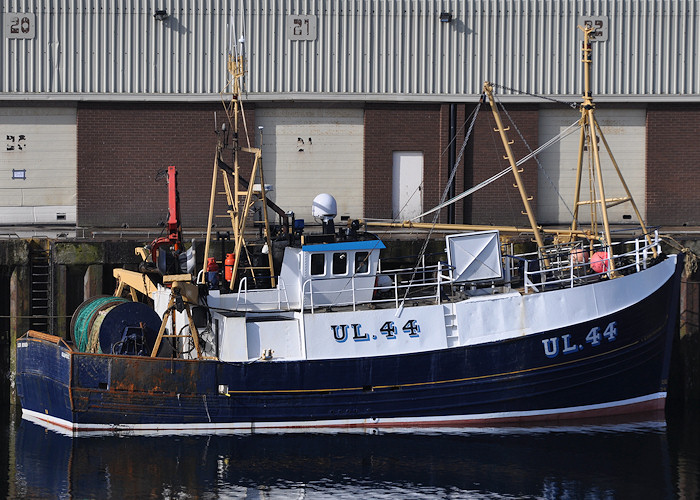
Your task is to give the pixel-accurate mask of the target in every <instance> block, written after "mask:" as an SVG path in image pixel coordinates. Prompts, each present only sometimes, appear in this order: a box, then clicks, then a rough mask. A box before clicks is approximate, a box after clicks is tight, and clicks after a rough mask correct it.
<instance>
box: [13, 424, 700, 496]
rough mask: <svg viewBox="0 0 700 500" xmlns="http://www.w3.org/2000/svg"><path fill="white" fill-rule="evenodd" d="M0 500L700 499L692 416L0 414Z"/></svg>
mask: <svg viewBox="0 0 700 500" xmlns="http://www.w3.org/2000/svg"><path fill="white" fill-rule="evenodd" d="M2 424H3V427H2V429H3V432H2V436H1V437H0V448H6V449H8V450H9V453H7V454H3V456H2V457H0V460H2V461H1V462H0V466H2V467H3V468H4V470H7V471H8V475H7V480H6V481H0V496H7V497H8V498H119V499H121V498H202V499H210V498H248V499H287V498H294V499H319V498H336V499H345V498H347V499H356V498H362V499H367V498H378V499H389V498H391V499H394V498H402V499H403V498H407V499H414V498H415V499H422V498H450V499H461V498H470V499H471V498H476V499H503V498H506V499H511V498H547V499H550V498H551V499H560V498H564V499H569V498H570V499H599V498H600V499H617V498H634V499H646V498H650V499H657V498H659V499H665V498H698V497H700V419H699V418H698V415H697V414H688V415H679V416H676V417H673V418H669V421H668V422H665V421H664V420H663V418H662V417H661V416H659V415H652V416H648V417H645V418H644V419H640V420H627V419H626V420H617V421H610V420H608V421H601V422H596V423H595V424H586V425H576V426H549V427H536V426H533V427H520V428H514V427H501V428H483V429H459V430H443V431H440V432H435V431H431V430H416V431H414V432H411V433H387V432H383V431H379V432H367V433H329V434H323V433H316V434H229V435H214V436H209V435H194V436H176V435H170V436H158V437H154V436H150V437H148V436H133V435H132V436H116V435H102V436H93V437H80V438H71V437H67V436H65V435H62V434H59V433H56V432H54V431H51V430H46V429H44V428H43V427H40V426H38V425H36V424H33V423H31V422H27V421H24V420H20V421H16V422H14V423H13V422H10V421H9V419H8V417H4V420H3V422H2ZM3 445H4V446H3Z"/></svg>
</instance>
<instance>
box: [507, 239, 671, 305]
mask: <svg viewBox="0 0 700 500" xmlns="http://www.w3.org/2000/svg"><path fill="white" fill-rule="evenodd" d="M651 236H652V238H651V243H649V242H648V241H647V240H646V238H636V239H634V240H628V241H623V242H615V243H613V244H612V245H610V246H608V245H594V246H593V247H592V248H591V249H587V248H584V247H583V246H582V245H581V243H580V242H576V243H574V244H570V245H567V244H560V245H553V246H550V247H545V248H544V249H543V250H542V251H539V252H533V253H530V254H522V255H506V256H505V257H506V259H509V260H510V261H511V263H516V264H515V266H513V265H512V264H510V265H511V267H522V272H521V273H520V274H521V276H522V279H523V286H524V289H525V292H526V293H529V292H540V291H543V290H550V289H552V288H569V287H574V286H577V285H581V284H585V283H590V282H591V281H593V280H596V279H601V278H613V277H616V276H619V275H623V274H630V273H633V272H639V271H641V270H642V269H646V267H647V265H648V262H649V258H650V256H652V255H653V254H654V251H656V253H657V254H659V253H661V242H660V239H659V234H658V231H654V233H653V234H652V235H651ZM589 252H590V256H589ZM545 259H546V260H547V261H548V263H549V266H545Z"/></svg>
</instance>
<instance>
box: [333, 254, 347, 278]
mask: <svg viewBox="0 0 700 500" xmlns="http://www.w3.org/2000/svg"><path fill="white" fill-rule="evenodd" d="M332 269H333V274H348V254H346V253H345V252H336V253H334V254H333V268H332Z"/></svg>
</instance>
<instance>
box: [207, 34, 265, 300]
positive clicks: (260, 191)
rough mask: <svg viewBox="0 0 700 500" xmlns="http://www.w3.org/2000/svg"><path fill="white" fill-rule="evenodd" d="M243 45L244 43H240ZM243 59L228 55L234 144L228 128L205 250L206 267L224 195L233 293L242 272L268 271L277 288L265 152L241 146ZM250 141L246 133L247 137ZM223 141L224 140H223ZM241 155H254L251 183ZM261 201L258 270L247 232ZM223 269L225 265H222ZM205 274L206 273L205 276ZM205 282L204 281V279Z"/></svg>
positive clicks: (221, 147) (217, 160)
mask: <svg viewBox="0 0 700 500" xmlns="http://www.w3.org/2000/svg"><path fill="white" fill-rule="evenodd" d="M241 43H242V39H241ZM244 63H245V61H244V57H243V51H242V50H241V53H240V54H233V53H229V55H228V71H229V81H228V82H227V84H226V87H225V88H224V90H223V91H222V101H223V104H224V110H225V112H226V116H227V118H228V122H229V128H230V129H232V133H231V139H232V144H231V146H228V144H227V143H226V138H227V137H228V136H227V134H226V130H225V128H224V129H223V130H222V132H223V133H222V134H219V132H218V131H217V134H219V141H218V144H217V148H216V155H215V157H214V172H213V174H212V187H211V193H210V201H209V217H208V225H207V239H206V244H205V248H204V263H205V265H206V261H207V258H208V257H209V252H210V249H211V239H212V227H213V218H214V205H215V201H216V195H217V194H224V195H225V196H226V207H227V211H226V215H222V216H221V217H226V218H228V219H229V220H230V223H231V230H232V232H233V238H234V252H233V253H234V263H233V269H232V279H231V281H230V285H229V288H230V289H231V290H233V288H234V286H235V281H236V276H237V275H238V271H239V269H240V270H242V271H244V272H247V273H249V274H250V276H252V277H253V278H255V277H256V272H257V271H263V270H264V271H266V272H268V273H269V277H270V284H271V286H273V287H274V286H275V277H274V265H273V260H272V240H271V235H270V225H269V218H268V214H267V208H268V205H274V204H272V203H270V202H268V200H267V196H266V192H265V191H266V190H265V178H264V175H263V168H262V150H261V149H260V148H257V147H250V146H247V147H244V146H241V144H240V132H241V130H240V126H239V124H240V120H241V117H242V115H243V108H242V104H241V101H240V93H241V91H242V88H241V81H242V78H243V76H244V75H245V70H244ZM227 90H228V95H229V97H230V100H229V102H226V101H225V100H224V95H226V94H227ZM246 137H247V133H246ZM222 139H223V140H222ZM260 142H261V146H262V131H261V133H260ZM225 149H232V150H233V168H231V167H229V166H228V165H226V163H225V162H224V161H223V160H222V158H221V156H222V153H223V151H224V150H225ZM241 153H247V154H251V155H253V157H254V161H253V167H252V169H251V172H250V177H249V179H250V180H246V179H245V178H244V176H243V175H242V171H241V168H242V167H241V165H240V161H239V157H240V154H241ZM219 174H220V175H221V177H222V183H223V188H224V192H223V193H217V178H218V177H219ZM231 181H233V187H232V186H231ZM258 200H259V201H261V202H262V203H261V204H262V210H263V220H262V221H260V222H261V224H262V233H263V239H264V243H263V244H258V245H257V246H258V247H260V249H261V251H262V253H263V254H264V253H265V250H264V249H265V248H266V249H267V252H266V253H267V259H266V260H267V265H263V266H255V265H254V263H253V260H252V248H251V244H249V243H247V242H246V229H247V226H248V223H249V218H250V217H249V214H250V212H251V209H252V208H253V205H254V204H255V203H256V202H257V201H258ZM221 264H222V267H223V264H224V263H223V262H222V263H221ZM202 274H204V273H202ZM202 280H203V278H202Z"/></svg>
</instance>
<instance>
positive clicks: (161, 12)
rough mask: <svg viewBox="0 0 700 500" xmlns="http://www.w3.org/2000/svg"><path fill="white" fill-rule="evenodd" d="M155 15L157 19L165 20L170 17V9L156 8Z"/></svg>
mask: <svg viewBox="0 0 700 500" xmlns="http://www.w3.org/2000/svg"><path fill="white" fill-rule="evenodd" d="M153 17H155V18H156V21H165V20H166V19H167V18H168V11H167V10H165V9H160V10H156V13H155V14H153Z"/></svg>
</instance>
